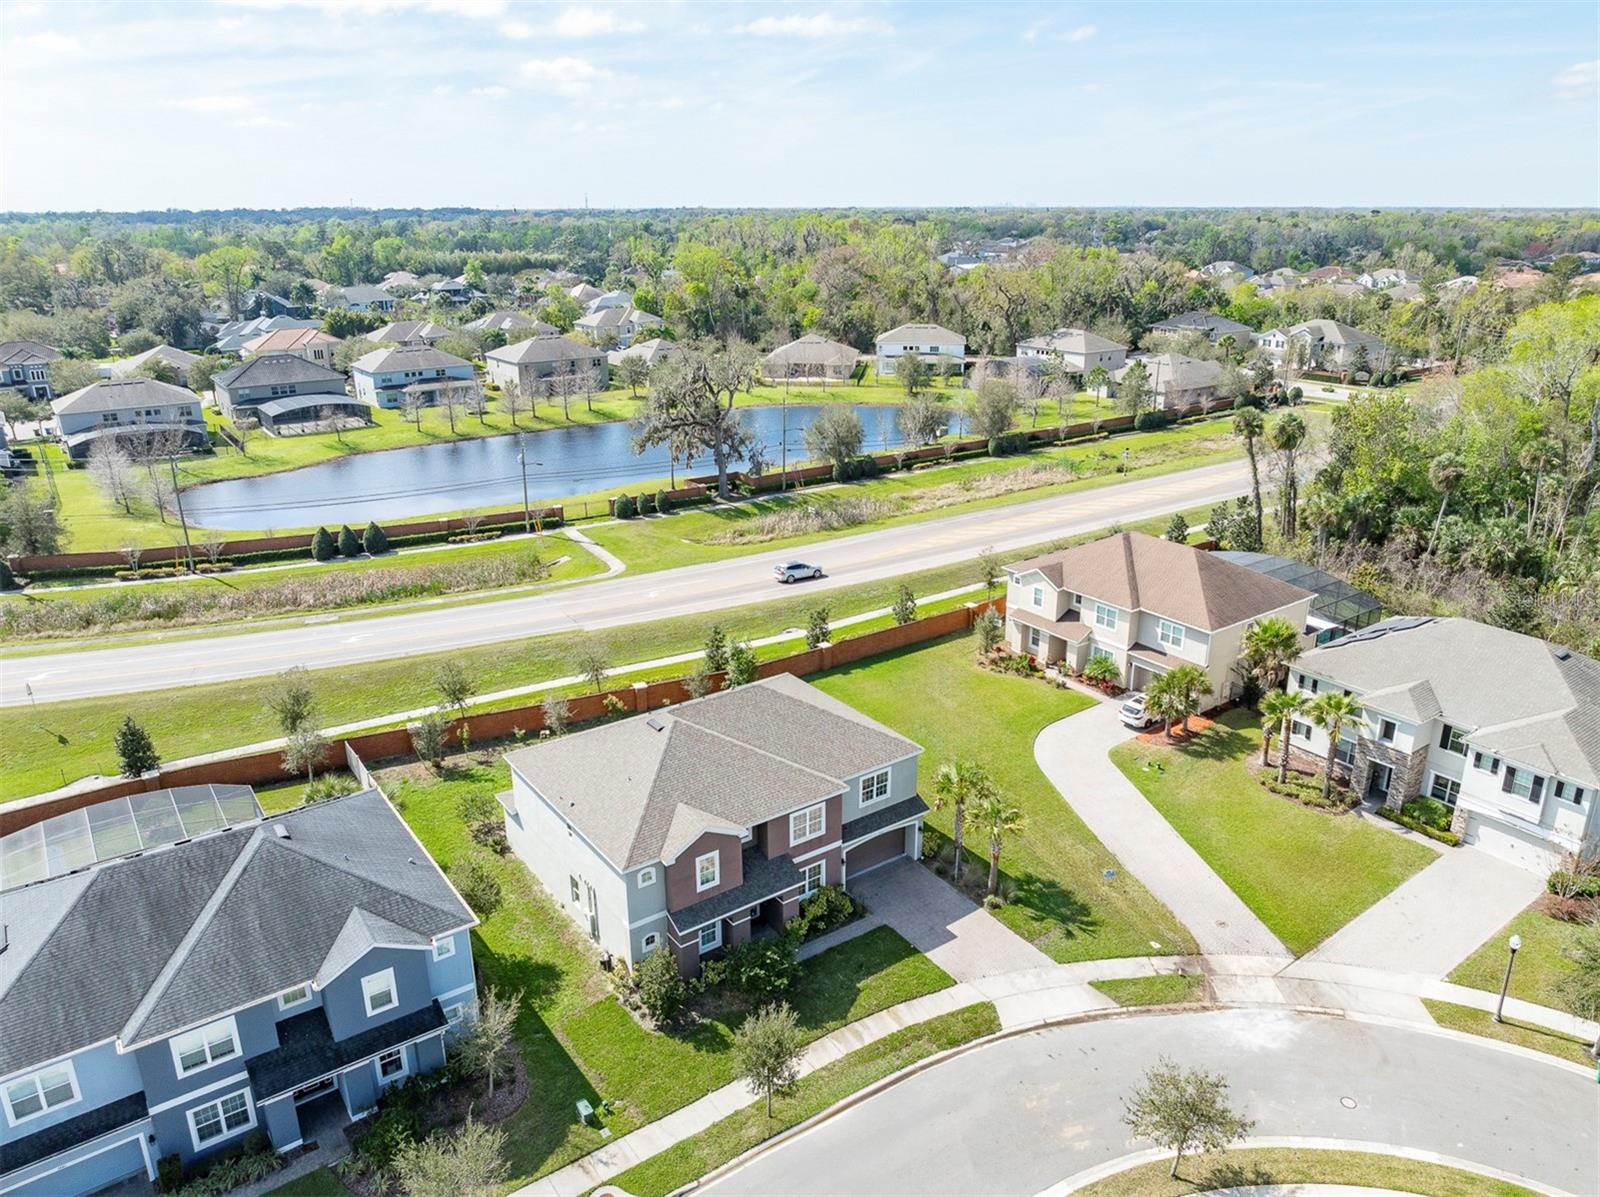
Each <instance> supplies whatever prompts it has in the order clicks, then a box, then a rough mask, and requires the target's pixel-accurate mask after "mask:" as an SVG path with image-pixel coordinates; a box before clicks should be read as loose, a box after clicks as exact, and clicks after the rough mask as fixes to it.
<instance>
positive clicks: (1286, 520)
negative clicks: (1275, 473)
mask: <svg viewBox="0 0 1600 1197" xmlns="http://www.w3.org/2000/svg"><path fill="white" fill-rule="evenodd" d="M1306 433H1307V429H1306V422H1305V421H1304V420H1302V419H1301V418H1300V417H1299V416H1298V415H1296V414H1295V413H1294V412H1292V411H1287V412H1284V413H1283V414H1282V415H1281V416H1279V417H1278V418H1277V419H1276V420H1274V421H1272V426H1271V427H1270V428H1269V429H1268V430H1267V441H1268V442H1269V443H1270V444H1271V445H1272V447H1273V448H1274V449H1276V450H1277V451H1278V457H1279V458H1280V460H1281V461H1282V463H1283V489H1282V492H1281V497H1280V501H1279V504H1278V510H1279V520H1278V532H1279V534H1280V535H1281V536H1283V538H1284V539H1285V540H1288V539H1291V538H1292V537H1293V536H1294V533H1295V528H1296V527H1297V526H1298V524H1299V520H1298V519H1297V517H1296V510H1297V508H1298V504H1299V499H1300V479H1299V477H1298V474H1297V471H1298V470H1299V463H1298V462H1297V460H1296V455H1297V454H1298V453H1299V450H1300V446H1301V445H1303V444H1304V443H1305V439H1306Z"/></svg>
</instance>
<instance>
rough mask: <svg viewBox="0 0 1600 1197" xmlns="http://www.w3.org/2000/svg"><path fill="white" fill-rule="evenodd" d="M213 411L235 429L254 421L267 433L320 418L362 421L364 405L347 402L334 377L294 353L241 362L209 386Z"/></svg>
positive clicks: (342, 385)
mask: <svg viewBox="0 0 1600 1197" xmlns="http://www.w3.org/2000/svg"><path fill="white" fill-rule="evenodd" d="M211 390H212V393H213V394H215V395H216V398H217V408H218V410H219V411H221V412H222V414H223V415H224V416H226V417H227V418H228V419H230V420H232V421H234V422H235V423H238V422H240V421H242V420H254V421H257V422H259V423H260V425H261V426H262V427H263V428H265V429H267V431H269V432H273V431H277V430H278V429H279V427H280V425H281V426H283V427H287V426H289V425H290V424H292V423H296V422H303V421H306V420H319V419H321V418H322V415H323V413H325V412H332V413H335V414H337V415H339V416H353V417H358V418H361V419H366V418H367V416H368V413H369V404H367V403H366V402H364V401H362V400H360V399H352V398H351V397H350V394H349V391H348V388H347V386H346V383H345V377H344V375H343V374H340V373H339V371H337V370H334V369H330V368H329V367H327V366H323V365H318V364H317V363H316V362H313V361H308V360H307V359H306V358H304V357H301V356H300V355H298V354H294V353H266V354H262V355H261V356H260V357H252V358H247V359H245V361H244V362H242V363H241V364H239V365H237V366H235V367H233V369H231V370H224V371H223V372H222V373H221V374H218V375H217V376H216V377H214V378H213V379H212V380H211Z"/></svg>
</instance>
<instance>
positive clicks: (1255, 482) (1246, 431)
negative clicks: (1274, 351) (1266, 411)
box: [1233, 407, 1264, 544]
mask: <svg viewBox="0 0 1600 1197" xmlns="http://www.w3.org/2000/svg"><path fill="white" fill-rule="evenodd" d="M1263 426H1264V421H1263V420H1262V418H1261V411H1260V409H1258V408H1254V407H1241V408H1240V409H1239V410H1238V411H1236V412H1234V413H1233V435H1234V436H1237V437H1239V438H1241V439H1242V440H1243V441H1244V451H1245V454H1246V455H1247V456H1248V457H1249V458H1250V493H1251V497H1252V498H1253V499H1254V501H1255V506H1256V543H1257V544H1259V543H1261V465H1260V463H1259V462H1258V461H1257V460H1256V441H1258V440H1259V439H1260V438H1261V431H1262V428H1263Z"/></svg>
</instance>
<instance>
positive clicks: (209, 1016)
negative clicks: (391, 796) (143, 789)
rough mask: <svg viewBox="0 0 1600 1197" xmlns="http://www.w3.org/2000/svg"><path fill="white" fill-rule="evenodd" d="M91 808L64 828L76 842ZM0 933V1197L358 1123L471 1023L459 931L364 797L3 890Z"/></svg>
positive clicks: (413, 842)
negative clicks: (320, 1124) (311, 1126)
mask: <svg viewBox="0 0 1600 1197" xmlns="http://www.w3.org/2000/svg"><path fill="white" fill-rule="evenodd" d="M134 797H135V799H148V798H150V797H154V796H153V795H136V796H134ZM127 801H128V800H126V799H118V800H116V802H117V803H126V802H127ZM102 805H103V806H105V807H110V806H112V805H113V804H110V803H108V804H102ZM134 809H135V810H136V811H137V810H138V807H135V808H134ZM101 811H102V807H91V808H89V809H88V811H86V812H74V813H75V814H77V813H83V814H84V815H85V816H86V820H85V822H86V826H85V830H84V833H83V834H84V836H85V837H100V838H105V837H104V833H105V832H106V830H107V828H108V827H109V826H110V822H109V820H110V817H111V816H110V814H104V815H103V814H102V813H101ZM67 830H68V831H70V828H69V829H67ZM52 834H53V833H52ZM66 835H67V832H66V831H63V833H62V836H61V837H59V838H56V839H51V838H49V837H48V836H47V843H48V844H49V845H50V851H51V852H53V853H57V852H59V853H60V854H62V855H63V856H69V855H70V852H71V850H72V844H71V843H70V842H69V841H68V839H67V838H66ZM121 843H122V850H126V848H127V842H126V840H123V841H121ZM139 843H140V840H139V838H138V837H137V836H134V838H133V844H134V845H135V846H137V845H138V844H139ZM98 847H99V843H98V839H97V840H96V842H95V843H94V845H93V846H92V847H89V848H87V849H86V851H87V853H88V857H87V858H88V859H89V860H90V861H92V862H93V861H95V850H96V848H98ZM52 859H54V857H52ZM79 859H82V857H81V855H80V857H79ZM0 921H3V923H4V935H3V937H0V1027H3V1028H4V1032H3V1033H0V1194H3V1195H4V1197H43V1195H44V1194H50V1195H51V1197H62V1195H74V1194H83V1193H90V1192H93V1191H94V1190H96V1189H98V1188H101V1187H103V1186H105V1185H107V1184H110V1183H112V1182H115V1181H119V1180H122V1179H124V1178H127V1177H139V1176H143V1177H146V1178H148V1179H152V1180H153V1179H154V1178H155V1176H156V1162H157V1161H158V1160H159V1159H161V1158H162V1157H163V1156H168V1155H176V1156H178V1157H179V1158H180V1159H181V1160H182V1161H183V1162H184V1163H185V1164H189V1163H191V1162H193V1161H195V1160H197V1159H200V1158H203V1157H205V1156H207V1155H209V1154H211V1153H213V1152H216V1151H220V1150H224V1149H226V1148H228V1147H231V1146H234V1145H236V1144H237V1143H239V1142H240V1141H241V1140H242V1139H243V1138H244V1136H245V1135H247V1134H248V1133H250V1132H251V1131H253V1130H258V1129H259V1130H261V1131H262V1132H264V1133H265V1134H266V1135H267V1136H268V1138H269V1139H270V1140H271V1142H272V1145H273V1146H274V1147H276V1148H277V1149H278V1150H280V1151H287V1150H290V1149H291V1148H293V1147H296V1146H298V1145H299V1144H300V1143H301V1142H302V1141H303V1136H302V1134H301V1112H302V1111H303V1110H304V1109H305V1108H306V1107H307V1106H308V1105H311V1104H312V1103H318V1105H317V1109H318V1110H319V1111H321V1113H319V1114H318V1117H323V1118H325V1117H326V1116H327V1112H328V1111H329V1110H330V1109H331V1110H335V1111H337V1113H338V1116H339V1117H340V1118H352V1119H353V1118H356V1117H359V1116H361V1115H362V1114H364V1113H365V1112H367V1111H368V1110H370V1109H371V1108H372V1106H373V1105H374V1103H375V1102H376V1101H377V1100H378V1097H379V1096H380V1095H381V1093H382V1092H383V1090H384V1089H385V1088H387V1087H388V1086H390V1085H393V1084H395V1083H396V1082H398V1081H400V1080H403V1079H405V1078H406V1077H408V1076H413V1075H416V1074H419V1073H424V1072H428V1071H429V1070H431V1069H434V1068H437V1067H439V1066H440V1065H441V1064H443V1062H444V1058H445V1051H446V1039H447V1037H448V1035H449V1034H450V1033H451V1032H452V1030H453V1028H454V1027H455V1026H456V1025H457V1024H459V1023H461V1022H462V1021H463V1020H467V1019H470V1018H471V1017H472V1016H473V1014H474V1012H475V1010H476V1003H477V990H476V986H475V983H474V979H473V967H472V947H471V936H470V930H471V928H472V927H473V926H474V925H475V924H476V922H477V920H476V918H475V917H474V916H473V914H472V912H471V910H470V909H469V908H468V907H467V905H466V904H465V903H464V902H463V901H462V900H461V897H460V895H459V894H457V893H456V891H455V888H454V887H453V886H452V885H451V884H450V882H449V881H448V880H447V879H446V878H445V876H444V874H443V873H442V872H441V871H440V870H439V867H438V866H437V865H436V864H435V863H434V862H433V860H432V859H431V858H430V857H429V856H428V854H427V852H426V851H425V850H424V849H423V848H422V846H421V844H420V843H419V842H418V841H417V839H416V838H415V837H414V836H413V835H412V834H411V831H410V829H409V828H408V827H407V826H406V825H405V823H404V822H403V821H402V820H401V818H400V816H399V815H398V814H397V813H396V812H395V810H394V808H393V807H392V806H391V805H390V804H389V802H388V799H386V798H385V797H384V795H383V794H382V792H381V791H379V790H377V789H371V790H366V791H363V792H362V793H359V794H352V795H350V796H348V797H345V798H339V799H334V800H332V801H328V802H322V803H318V804H316V805H313V806H307V807H302V808H300V809H298V810H294V811H290V812H287V813H284V814H280V815H273V816H270V817H266V818H252V819H247V820H245V821H243V822H238V823H235V824H233V825H231V826H227V825H224V826H221V827H219V828H218V829H216V830H213V831H210V832H208V833H205V834H201V835H196V836H195V837H194V838H190V839H184V840H181V841H180V842H177V843H171V844H169V845H167V846H164V847H153V848H151V847H146V848H144V849H143V850H142V851H134V852H133V853H132V854H127V855H121V856H116V857H113V858H111V859H101V860H99V861H97V862H94V863H90V864H89V865H87V866H86V867H79V868H78V870H77V871H75V872H70V873H65V874H64V875H58V876H52V877H49V878H48V879H45V880H40V881H34V882H32V883H29V884H23V885H20V886H17V887H15V888H12V889H9V890H5V891H3V892H0Z"/></svg>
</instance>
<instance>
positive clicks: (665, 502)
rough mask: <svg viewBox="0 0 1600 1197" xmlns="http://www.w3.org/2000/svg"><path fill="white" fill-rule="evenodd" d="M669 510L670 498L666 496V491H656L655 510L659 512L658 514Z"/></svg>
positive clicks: (664, 513) (663, 513) (670, 505)
mask: <svg viewBox="0 0 1600 1197" xmlns="http://www.w3.org/2000/svg"><path fill="white" fill-rule="evenodd" d="M671 510H672V500H671V499H669V498H668V497H667V492H666V491H664V490H658V491H656V511H657V513H658V514H660V515H666V514H667V512H669V511H671Z"/></svg>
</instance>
